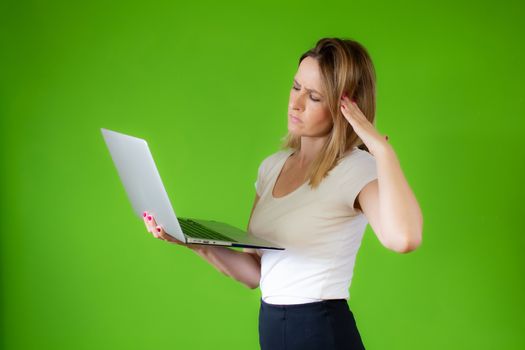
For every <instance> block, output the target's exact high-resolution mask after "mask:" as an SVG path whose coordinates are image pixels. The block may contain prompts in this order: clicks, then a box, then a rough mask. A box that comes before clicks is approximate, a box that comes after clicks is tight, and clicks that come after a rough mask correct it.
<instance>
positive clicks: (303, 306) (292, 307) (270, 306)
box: [260, 297, 348, 310]
mask: <svg viewBox="0 0 525 350" xmlns="http://www.w3.org/2000/svg"><path fill="white" fill-rule="evenodd" d="M260 301H261V306H263V307H264V308H267V309H274V310H285V309H286V310H306V309H313V308H317V307H319V306H322V305H327V304H331V305H345V304H346V305H348V304H347V300H346V299H324V300H321V301H314V302H310V303H303V304H269V303H267V302H265V301H264V300H263V298H262V297H261V298H260Z"/></svg>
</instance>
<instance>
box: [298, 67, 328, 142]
mask: <svg viewBox="0 0 525 350" xmlns="http://www.w3.org/2000/svg"><path fill="white" fill-rule="evenodd" d="M325 100H326V97H325V96H324V95H323V91H321V75H320V72H319V65H318V63H317V60H316V59H314V58H312V57H306V58H305V59H303V60H302V62H301V64H300V65H299V69H298V70H297V73H296V74H295V77H294V82H293V86H292V89H291V90H290V102H289V104H288V130H289V131H290V133H292V134H294V135H298V136H324V135H326V134H327V133H328V132H329V131H330V130H331V129H332V124H333V123H332V118H331V117H330V112H329V111H328V108H327V107H326V102H325ZM294 117H295V118H294Z"/></svg>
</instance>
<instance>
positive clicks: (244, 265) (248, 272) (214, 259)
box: [190, 244, 261, 289]
mask: <svg viewBox="0 0 525 350" xmlns="http://www.w3.org/2000/svg"><path fill="white" fill-rule="evenodd" d="M190 249H192V250H193V251H194V252H196V253H197V254H199V255H200V256H202V257H203V258H204V259H205V260H206V261H208V262H209V263H210V264H212V265H213V266H214V267H215V268H216V269H217V270H219V271H220V272H222V273H223V274H225V275H226V276H229V277H232V278H234V279H235V280H237V281H239V282H241V283H243V284H244V285H246V286H247V287H248V288H251V289H255V288H257V287H258V286H259V280H260V279H261V265H259V263H258V262H257V261H256V260H255V259H254V258H253V256H252V254H250V253H246V252H239V251H237V250H234V249H231V248H228V247H219V246H205V245H199V244H195V245H194V247H192V246H191V245H190Z"/></svg>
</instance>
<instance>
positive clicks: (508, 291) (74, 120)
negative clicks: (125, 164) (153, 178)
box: [0, 0, 525, 350]
mask: <svg viewBox="0 0 525 350" xmlns="http://www.w3.org/2000/svg"><path fill="white" fill-rule="evenodd" d="M524 6H525V5H524V4H523V2H521V1H502V2H498V3H494V2H489V1H482V2H464V3H462V2H458V1H433V2H424V3H423V2H420V1H402V2H397V3H394V2H387V1H385V2H374V1H367V2H350V1H338V2H326V3H321V2H304V1H293V2H286V3H282V2H278V1H273V2H269V1H264V2H250V3H245V2H239V3H225V2H221V3H216V2H207V3H203V2H184V3H179V2H173V1H165V2H159V1H148V2H130V1H121V2H112V3H109V2H106V1H97V2H95V1H90V2H85V3H73V2H70V1H63V2H57V1H46V2H43V1H31V2H30V1H14V0H9V1H2V2H1V3H0V30H1V31H0V33H1V37H0V38H1V39H0V40H1V41H0V116H1V118H0V120H1V124H0V128H1V129H0V130H1V157H2V159H1V161H2V162H1V165H2V168H1V174H2V175H1V179H2V181H1V213H2V215H1V242H0V243H1V262H0V266H1V304H0V307H1V309H0V312H1V329H0V330H1V333H0V347H1V348H2V349H55V350H56V349H115V348H122V349H124V348H125V349H257V348H258V346H259V345H258V331H257V324H258V320H257V318H258V310H259V298H260V290H259V289H255V290H250V289H248V288H246V287H244V286H243V285H242V284H240V283H238V282H237V281H235V280H233V279H231V278H229V277H226V276H225V275H223V274H221V273H220V272H219V271H217V270H215V268H214V267H213V266H211V265H209V264H208V263H207V262H206V261H205V260H204V259H202V258H201V257H199V256H197V255H196V254H195V253H194V252H192V251H190V250H189V249H186V248H184V247H181V246H177V245H171V244H168V243H166V242H164V241H161V240H158V239H155V238H153V237H152V236H151V234H149V233H147V232H146V230H145V227H144V224H143V223H142V221H141V220H140V219H138V218H137V217H135V216H134V215H133V213H132V210H131V205H130V203H129V201H128V199H127V197H126V194H125V192H124V188H123V186H122V184H121V182H120V180H119V178H118V175H117V172H116V169H115V167H114V165H113V163H112V161H111V158H110V156H109V153H108V150H107V148H106V146H105V143H104V142H103V138H102V135H101V132H100V128H101V127H104V128H108V129H113V130H117V131H120V132H124V133H127V134H131V135H134V136H138V137H141V138H145V139H146V140H147V141H148V143H149V145H150V149H151V151H152V153H153V155H154V157H155V160H156V163H157V165H158V168H159V171H160V174H161V176H162V179H163V181H164V183H165V186H166V189H167V191H168V193H169V195H170V198H171V201H172V203H173V206H174V208H175V210H176V211H177V214H179V215H181V216H191V217H197V218H209V219H215V220H221V221H225V222H229V223H231V224H233V225H235V226H238V227H241V228H245V227H246V225H247V223H248V217H249V214H250V210H251V207H252V203H253V199H254V196H255V189H254V182H255V179H256V175H257V167H258V165H259V164H260V162H261V161H262V159H264V158H265V157H266V156H267V155H269V154H271V153H273V152H275V151H277V150H278V147H279V144H280V139H281V138H282V137H283V136H284V135H285V134H286V126H287V123H286V112H287V104H288V96H289V90H290V88H291V86H292V79H293V75H294V74H295V72H296V69H297V61H298V58H299V56H300V54H301V53H303V52H304V51H306V50H307V49H309V48H310V47H312V46H313V45H314V44H315V42H316V41H317V40H318V39H319V38H321V37H326V36H335V37H343V38H352V39H355V40H357V41H359V42H361V43H362V44H363V45H364V46H365V47H366V48H367V49H368V50H369V53H370V55H371V56H372V59H373V61H374V64H375V67H376V71H377V84H378V85H377V88H378V90H377V92H378V95H377V124H376V126H377V128H378V130H379V131H380V132H381V133H383V134H387V135H389V142H391V144H392V145H393V147H394V149H395V151H396V153H397V155H398V157H399V160H400V162H401V165H402V168H403V170H404V173H405V175H406V177H407V179H408V181H409V184H410V185H411V187H412V189H413V191H414V193H415V194H416V196H417V199H418V201H419V203H420V205H421V208H422V210H423V215H424V232H423V237H424V239H423V244H422V246H421V247H420V248H419V249H418V250H416V251H414V252H412V253H410V254H397V253H394V252H392V251H389V250H387V249H386V248H385V247H383V246H382V245H381V244H380V242H379V241H378V239H377V238H376V236H375V235H374V233H373V231H372V230H371V229H370V227H369V226H368V228H367V231H366V233H365V237H364V240H363V243H362V247H361V250H360V252H359V254H358V257H357V261H356V268H355V275H354V278H353V282H352V286H351V289H350V291H351V299H350V302H349V305H350V308H351V309H352V311H353V312H354V315H355V317H356V320H357V324H358V327H359V330H360V332H361V335H362V337H363V340H364V343H365V346H366V347H367V349H391V350H393V349H427V350H430V349H443V348H446V349H523V348H525V313H524V311H525V308H524V306H525V302H524V300H523V295H524V290H523V289H524V288H523V287H524V284H525V277H524V276H525V275H524V272H525V261H524V260H525V259H524V248H525V235H524V231H525V230H524V229H523V228H524V217H525V215H524V212H523V204H522V203H523V202H522V199H523V197H524V194H525V193H524V192H525V191H524V186H523V182H522V180H523V179H524V178H525V174H524V173H525V162H524V159H525V157H524V156H525V147H523V145H522V142H521V141H520V140H522V139H523V133H524V127H523V126H524V122H523V119H524V118H523V117H524V113H523V110H524V107H525V106H524V101H525V100H524V97H523V96H524V88H523V81H524V79H525V68H524V65H523V62H524V60H525V47H524V46H525V45H524V41H523V37H524V34H525V28H524V27H525V24H524V21H523V18H524V14H525V13H524V12H525V11H524Z"/></svg>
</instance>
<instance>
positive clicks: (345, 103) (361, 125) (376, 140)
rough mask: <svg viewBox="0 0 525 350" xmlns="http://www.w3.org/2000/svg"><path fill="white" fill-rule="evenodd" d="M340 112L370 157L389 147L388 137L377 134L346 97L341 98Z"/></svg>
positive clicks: (353, 103) (355, 104) (354, 104)
mask: <svg viewBox="0 0 525 350" xmlns="http://www.w3.org/2000/svg"><path fill="white" fill-rule="evenodd" d="M341 112H342V113H343V116H344V117H345V118H346V120H347V121H348V122H349V123H350V125H352V128H353V129H354V131H355V132H356V134H357V136H359V138H360V139H361V140H362V141H363V143H364V144H365V146H366V147H367V148H368V150H369V151H370V153H371V154H372V155H374V152H376V151H378V150H379V149H381V148H384V147H387V146H389V145H388V143H387V140H388V136H382V135H381V134H379V133H378V132H377V130H376V128H375V127H374V125H372V123H370V122H369V121H368V119H366V117H365V115H364V114H363V112H361V110H360V109H359V107H358V106H357V103H355V102H353V101H350V99H349V98H348V97H346V96H343V97H341Z"/></svg>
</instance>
